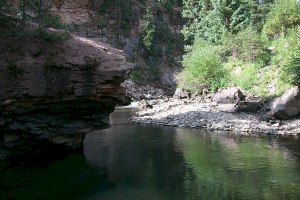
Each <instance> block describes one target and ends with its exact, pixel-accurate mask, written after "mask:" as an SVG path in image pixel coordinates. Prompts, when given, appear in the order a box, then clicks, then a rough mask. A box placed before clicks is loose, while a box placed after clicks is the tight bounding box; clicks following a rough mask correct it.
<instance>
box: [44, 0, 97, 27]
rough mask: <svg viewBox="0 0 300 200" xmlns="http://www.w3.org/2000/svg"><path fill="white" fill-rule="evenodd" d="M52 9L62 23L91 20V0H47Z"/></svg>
mask: <svg viewBox="0 0 300 200" xmlns="http://www.w3.org/2000/svg"><path fill="white" fill-rule="evenodd" d="M48 1H49V2H48V4H50V6H52V8H51V9H52V11H53V12H54V13H55V14H56V15H58V16H60V18H61V20H62V21H63V22H64V23H68V24H69V23H85V22H90V21H91V20H92V16H93V15H94V14H93V11H92V5H93V1H92V0H51V1H50V0H48Z"/></svg>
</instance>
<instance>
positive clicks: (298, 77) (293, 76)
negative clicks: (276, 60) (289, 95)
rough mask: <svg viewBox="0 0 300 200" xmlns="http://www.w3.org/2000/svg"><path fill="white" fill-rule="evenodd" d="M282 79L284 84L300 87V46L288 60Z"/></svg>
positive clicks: (283, 68)
mask: <svg viewBox="0 0 300 200" xmlns="http://www.w3.org/2000/svg"><path fill="white" fill-rule="evenodd" d="M282 70H283V73H282V74H281V79H282V81H283V82H285V83H288V84H292V85H299V84H300V46H298V48H297V49H296V51H295V52H293V54H292V55H291V56H290V57H289V58H288V60H287V63H286V64H285V65H283V67H282Z"/></svg>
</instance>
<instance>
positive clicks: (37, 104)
mask: <svg viewBox="0 0 300 200" xmlns="http://www.w3.org/2000/svg"><path fill="white" fill-rule="evenodd" d="M2 31H3V32H6V31H7V30H3V28H1V27H0V32H2ZM50 31H51V30H50ZM0 43H1V46H0V143H1V145H0V151H2V150H1V149H5V155H6V156H1V155H2V154H1V152H0V159H1V157H9V156H14V155H19V154H22V153H26V152H28V151H36V152H42V150H43V149H46V148H47V149H51V150H55V149H56V148H57V146H60V147H62V148H59V149H66V150H73V149H78V148H81V147H82V144H83V139H84V137H85V135H86V133H87V131H86V130H93V129H103V128H105V127H107V126H109V119H108V118H109V115H110V113H111V112H113V111H114V108H115V105H117V104H118V105H121V104H123V103H124V100H125V94H126V91H125V89H124V88H123V87H121V86H120V84H121V83H122V82H123V81H124V80H126V79H127V78H128V76H129V73H130V71H131V68H132V65H131V64H130V63H128V62H126V60H125V56H124V55H123V53H122V51H120V50H117V49H114V48H112V47H110V46H109V45H107V44H104V43H101V42H97V41H95V40H92V39H87V38H84V37H80V36H77V35H72V34H71V38H70V39H68V40H66V41H59V42H47V41H44V40H42V39H38V38H25V39H24V38H23V39H19V38H16V37H12V38H9V37H6V38H1V37H0ZM3 155H4V154H3Z"/></svg>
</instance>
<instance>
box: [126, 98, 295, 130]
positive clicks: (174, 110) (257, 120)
mask: <svg viewBox="0 0 300 200" xmlns="http://www.w3.org/2000/svg"><path fill="white" fill-rule="evenodd" d="M233 107H234V104H232V105H228V104H218V105H217V106H216V105H215V104H213V103H199V102H193V101H189V102H187V101H183V100H174V99H170V100H169V101H164V100H158V101H156V102H155V105H153V108H152V109H144V110H140V111H138V113H137V115H136V116H134V117H132V118H131V121H132V122H133V123H152V124H159V125H165V126H175V127H190V128H203V129H207V130H210V131H212V130H223V131H233V132H235V133H239V134H255V133H258V134H260V133H262V134H265V135H274V134H280V135H297V134H300V126H299V124H300V119H298V120H293V121H291V122H288V121H286V122H284V123H283V122H282V121H279V120H276V119H273V120H270V121H269V122H265V121H263V120H262V119H263V114H261V113H255V114H253V113H252V114H249V113H236V112H232V111H231V109H232V108H233Z"/></svg>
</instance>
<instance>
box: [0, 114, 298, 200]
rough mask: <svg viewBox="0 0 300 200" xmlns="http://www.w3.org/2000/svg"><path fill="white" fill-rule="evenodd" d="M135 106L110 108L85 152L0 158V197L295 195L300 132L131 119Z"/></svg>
mask: <svg viewBox="0 0 300 200" xmlns="http://www.w3.org/2000/svg"><path fill="white" fill-rule="evenodd" d="M135 112H136V110H135V109H133V108H126V109H124V108H123V109H122V108H120V109H116V111H115V112H114V113H112V114H111V118H110V119H111V123H112V125H111V127H110V128H108V129H105V130H95V131H93V132H92V133H89V134H88V135H87V136H86V138H85V141H84V151H83V154H82V153H73V154H71V155H67V156H62V157H60V158H52V159H48V158H43V159H42V160H36V162H32V161H31V162H26V161H23V162H19V163H11V162H8V161H2V162H1V163H0V199H1V200H2V199H22V200H23V199H30V200H35V199H49V200H50V199H64V200H65V199H86V200H94V199H95V200H96V199H97V200H98V199H103V200H148V199H149V200H168V199H170V200H174V199H175V200H176V199H178V200H183V199H186V200H190V199H203V200H210V199H257V200H259V199H265V200H276V199H278V200H282V199H289V200H298V199H299V197H300V139H299V138H297V137H294V136H293V137H286V136H285V137H282V136H263V137H262V136H257V135H256V136H251V137H250V136H245V135H239V134H232V133H230V132H222V131H218V132H212V131H210V132H208V131H206V130H203V129H192V128H179V127H169V126H160V125H153V124H131V123H130V122H129V120H128V119H129V118H130V117H131V116H132V115H133V114H134V113H135Z"/></svg>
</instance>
